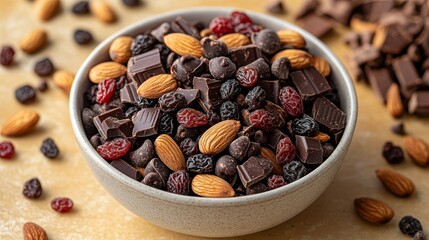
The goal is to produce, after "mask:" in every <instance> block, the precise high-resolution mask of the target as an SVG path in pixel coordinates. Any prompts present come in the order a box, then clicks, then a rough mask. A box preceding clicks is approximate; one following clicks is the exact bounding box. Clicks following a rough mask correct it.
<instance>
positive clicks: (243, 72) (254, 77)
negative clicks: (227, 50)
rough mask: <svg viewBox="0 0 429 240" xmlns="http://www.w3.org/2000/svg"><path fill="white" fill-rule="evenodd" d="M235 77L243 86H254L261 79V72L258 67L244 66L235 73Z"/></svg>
mask: <svg viewBox="0 0 429 240" xmlns="http://www.w3.org/2000/svg"><path fill="white" fill-rule="evenodd" d="M235 78H236V79H237V81H238V82H239V83H240V85H241V86H243V87H252V86H253V85H255V83H256V82H257V81H258V79H259V73H258V71H257V70H256V68H253V67H249V66H243V67H240V68H239V69H238V70H237V72H236V73H235Z"/></svg>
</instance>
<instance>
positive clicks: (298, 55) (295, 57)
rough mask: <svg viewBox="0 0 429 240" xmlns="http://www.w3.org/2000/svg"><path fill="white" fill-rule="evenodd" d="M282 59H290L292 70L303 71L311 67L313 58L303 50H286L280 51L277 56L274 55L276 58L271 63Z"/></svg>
mask: <svg viewBox="0 0 429 240" xmlns="http://www.w3.org/2000/svg"><path fill="white" fill-rule="evenodd" d="M281 57H285V58H288V59H289V61H290V63H291V65H292V68H293V69H295V70H299V69H303V68H307V67H309V66H311V61H312V56H311V55H310V54H308V53H307V52H306V51H303V50H299V49H286V50H283V51H280V52H278V53H276V55H274V57H273V58H272V59H271V62H274V61H275V60H277V59H279V58H281Z"/></svg>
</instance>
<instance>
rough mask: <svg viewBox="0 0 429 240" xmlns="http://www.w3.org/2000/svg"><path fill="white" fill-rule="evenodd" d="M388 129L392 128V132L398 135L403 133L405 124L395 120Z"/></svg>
mask: <svg viewBox="0 0 429 240" xmlns="http://www.w3.org/2000/svg"><path fill="white" fill-rule="evenodd" d="M390 130H392V132H393V133H396V134H398V135H405V134H406V132H405V126H404V123H403V122H396V123H394V124H393V125H392V126H391V127H390Z"/></svg>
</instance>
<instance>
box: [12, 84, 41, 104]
mask: <svg viewBox="0 0 429 240" xmlns="http://www.w3.org/2000/svg"><path fill="white" fill-rule="evenodd" d="M15 98H16V100H18V102H20V103H23V104H27V103H30V102H32V101H34V99H36V90H35V89H34V88H33V87H32V86H30V85H24V86H21V87H19V88H17V89H16V90H15Z"/></svg>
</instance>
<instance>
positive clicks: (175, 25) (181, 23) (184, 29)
mask: <svg viewBox="0 0 429 240" xmlns="http://www.w3.org/2000/svg"><path fill="white" fill-rule="evenodd" d="M171 29H172V30H173V32H176V33H184V34H187V35H190V36H192V37H194V38H196V39H198V40H199V39H201V36H200V33H199V31H198V29H197V28H195V27H194V26H193V25H192V24H191V23H189V22H188V21H186V20H185V19H184V18H183V17H180V16H179V17H177V18H176V19H175V20H174V21H172V22H171Z"/></svg>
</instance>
